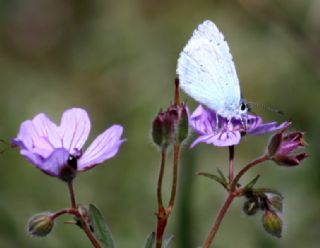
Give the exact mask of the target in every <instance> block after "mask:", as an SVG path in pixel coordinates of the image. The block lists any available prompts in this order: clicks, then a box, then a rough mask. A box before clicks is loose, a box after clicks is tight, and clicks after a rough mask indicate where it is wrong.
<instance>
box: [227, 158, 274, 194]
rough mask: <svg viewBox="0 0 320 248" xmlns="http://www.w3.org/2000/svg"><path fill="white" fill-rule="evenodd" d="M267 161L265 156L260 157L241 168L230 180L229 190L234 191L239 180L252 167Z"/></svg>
mask: <svg viewBox="0 0 320 248" xmlns="http://www.w3.org/2000/svg"><path fill="white" fill-rule="evenodd" d="M267 160H269V157H268V156H267V155H262V156H261V157H259V158H257V159H255V160H253V161H251V162H250V163H249V164H247V165H246V166H245V167H243V168H242V169H241V170H240V171H239V172H238V174H237V175H236V177H235V178H234V179H233V180H232V183H231V186H230V189H231V190H236V187H237V184H238V182H239V180H240V178H241V177H242V176H243V175H244V174H245V173H246V172H247V171H248V170H250V169H251V168H253V167H254V166H256V165H257V164H260V163H262V162H264V161H267Z"/></svg>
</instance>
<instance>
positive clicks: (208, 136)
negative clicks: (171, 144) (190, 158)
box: [190, 133, 216, 148]
mask: <svg viewBox="0 0 320 248" xmlns="http://www.w3.org/2000/svg"><path fill="white" fill-rule="evenodd" d="M215 136H216V135H215V134H213V133H211V134H205V135H201V136H199V137H198V138H197V139H195V140H194V141H193V142H192V144H191V145H190V148H193V147H195V146H196V145H198V144H199V143H206V144H210V142H209V143H208V141H210V140H212V139H215Z"/></svg>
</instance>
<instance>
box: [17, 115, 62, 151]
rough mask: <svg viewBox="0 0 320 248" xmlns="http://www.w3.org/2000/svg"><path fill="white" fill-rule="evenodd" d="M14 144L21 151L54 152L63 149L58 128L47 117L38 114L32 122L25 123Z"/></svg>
mask: <svg viewBox="0 0 320 248" xmlns="http://www.w3.org/2000/svg"><path fill="white" fill-rule="evenodd" d="M13 143H14V144H15V145H17V146H19V147H20V148H21V149H34V148H39V149H42V150H47V151H49V153H50V152H52V150H53V149H54V148H55V147H61V140H60V138H59V135H58V129H57V126H56V125H55V124H54V123H53V122H52V121H51V120H50V119H49V118H48V117H47V116H46V115H45V114H42V113H41V114H38V115H36V116H35V117H34V118H33V120H32V121H30V120H27V121H24V122H23V123H22V124H21V126H20V130H19V133H18V135H17V137H16V138H14V139H13Z"/></svg>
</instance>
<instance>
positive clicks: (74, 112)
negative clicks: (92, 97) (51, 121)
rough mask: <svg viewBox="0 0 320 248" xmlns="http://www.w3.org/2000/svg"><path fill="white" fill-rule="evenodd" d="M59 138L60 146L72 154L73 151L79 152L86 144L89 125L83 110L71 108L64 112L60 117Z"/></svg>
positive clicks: (87, 117)
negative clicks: (60, 140)
mask: <svg viewBox="0 0 320 248" xmlns="http://www.w3.org/2000/svg"><path fill="white" fill-rule="evenodd" d="M59 128H60V136H61V139H62V143H63V144H62V146H63V147H64V148H66V149H67V150H68V151H70V153H71V154H73V152H74V150H75V149H76V150H78V151H79V150H81V148H82V146H83V145H84V143H85V142H86V140H87V138H88V136H89V132H90V128H91V123H90V119H89V116H88V114H87V112H86V111H85V110H84V109H80V108H72V109H68V110H66V111H65V112H64V113H63V115H62V117H61V125H60V127H59Z"/></svg>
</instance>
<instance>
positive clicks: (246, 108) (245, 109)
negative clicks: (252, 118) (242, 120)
mask: <svg viewBox="0 0 320 248" xmlns="http://www.w3.org/2000/svg"><path fill="white" fill-rule="evenodd" d="M248 111H250V105H249V103H247V101H246V100H244V99H243V98H242V99H241V101H240V109H239V113H240V115H243V114H246V113H247V112H248Z"/></svg>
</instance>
